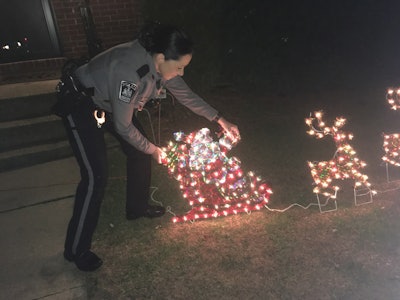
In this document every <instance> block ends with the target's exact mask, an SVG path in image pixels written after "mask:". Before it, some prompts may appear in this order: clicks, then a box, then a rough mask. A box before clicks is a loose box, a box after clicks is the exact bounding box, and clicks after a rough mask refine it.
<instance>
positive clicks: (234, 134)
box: [218, 117, 240, 140]
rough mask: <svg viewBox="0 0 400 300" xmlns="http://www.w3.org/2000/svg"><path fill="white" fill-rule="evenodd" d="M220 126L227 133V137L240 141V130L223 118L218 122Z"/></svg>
mask: <svg viewBox="0 0 400 300" xmlns="http://www.w3.org/2000/svg"><path fill="white" fill-rule="evenodd" d="M218 124H219V125H220V126H221V127H222V129H223V130H224V131H225V132H226V134H227V136H228V137H229V138H230V139H231V140H237V139H240V132H239V128H238V127H237V126H236V125H235V124H232V123H230V122H228V121H227V120H226V119H225V118H223V117H221V118H220V119H219V120H218Z"/></svg>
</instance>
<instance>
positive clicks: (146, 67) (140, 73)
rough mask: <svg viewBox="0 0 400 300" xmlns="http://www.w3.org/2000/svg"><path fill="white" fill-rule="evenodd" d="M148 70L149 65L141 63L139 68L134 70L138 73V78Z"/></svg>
mask: <svg viewBox="0 0 400 300" xmlns="http://www.w3.org/2000/svg"><path fill="white" fill-rule="evenodd" d="M149 72H150V67H149V65H143V66H141V67H140V68H139V69H137V70H136V73H137V74H138V75H139V77H140V79H142V78H143V77H144V76H146V74H147V73H149Z"/></svg>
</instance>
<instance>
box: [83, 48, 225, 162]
mask: <svg viewBox="0 0 400 300" xmlns="http://www.w3.org/2000/svg"><path fill="white" fill-rule="evenodd" d="M76 76H77V77H78V79H79V80H80V82H81V83H82V84H83V85H84V86H85V87H86V88H94V96H93V101H94V102H95V104H96V105H97V106H98V107H100V108H101V109H103V110H105V111H107V112H109V113H111V114H112V119H113V122H114V127H115V130H116V131H117V133H118V134H119V135H121V137H122V138H124V139H125V140H126V141H128V142H129V143H130V144H131V145H133V146H134V147H135V148H136V149H138V150H140V151H143V152H145V153H148V154H151V153H153V152H154V151H155V149H156V146H155V145H154V144H152V143H151V142H150V141H149V140H147V139H146V138H145V137H144V136H143V135H142V134H141V133H140V132H139V130H138V129H137V128H136V127H135V126H134V125H133V124H132V117H133V113H134V111H135V109H139V110H140V109H141V108H143V106H144V105H145V104H146V102H147V101H149V100H150V99H152V98H155V97H156V95H157V93H158V92H159V90H158V89H157V86H159V87H160V88H161V87H162V86H165V87H166V88H167V89H168V90H169V92H171V93H172V94H173V95H174V96H175V97H176V99H177V100H178V101H179V102H180V103H182V104H183V105H185V106H186V107H187V108H189V109H190V110H192V111H193V112H194V113H196V114H198V115H200V116H203V117H205V118H207V119H208V120H210V121H211V120H213V119H214V118H215V116H216V115H217V113H218V112H217V111H216V110H215V109H214V108H213V107H211V106H210V105H209V104H207V103H206V102H205V101H204V100H203V99H202V98H200V97H199V96H198V95H197V94H195V93H194V92H193V91H192V90H191V89H190V88H189V87H188V86H187V84H186V83H185V82H184V80H183V79H182V78H181V77H180V76H177V77H174V78H173V79H170V80H168V81H164V80H163V79H162V78H161V76H160V75H159V74H158V73H157V71H156V70H155V65H154V61H153V57H152V56H151V55H150V54H149V53H148V52H146V50H145V49H144V48H143V47H142V46H141V45H140V43H139V42H138V41H137V40H135V41H132V42H128V43H124V44H121V45H118V46H115V47H113V48H110V49H108V50H106V51H105V52H103V53H100V54H99V55H97V56H96V57H94V58H93V59H92V60H91V61H90V62H89V63H87V64H85V65H83V66H81V67H80V68H78V70H77V71H76ZM157 81H159V82H160V84H158V85H157V84H156V83H157Z"/></svg>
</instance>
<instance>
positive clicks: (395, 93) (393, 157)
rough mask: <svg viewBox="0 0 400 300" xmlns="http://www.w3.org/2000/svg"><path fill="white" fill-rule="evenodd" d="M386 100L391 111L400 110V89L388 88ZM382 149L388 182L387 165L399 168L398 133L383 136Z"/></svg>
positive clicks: (399, 149)
mask: <svg viewBox="0 0 400 300" xmlns="http://www.w3.org/2000/svg"><path fill="white" fill-rule="evenodd" d="M386 99H387V101H388V103H389V104H390V106H391V108H392V109H393V110H397V109H399V108H400V88H397V89H392V88H389V89H388V91H387V93H386ZM383 139H384V140H383V149H384V151H385V155H384V156H383V157H382V160H383V161H384V162H386V176H387V181H389V169H388V164H391V165H393V166H397V167H398V166H400V133H392V134H383Z"/></svg>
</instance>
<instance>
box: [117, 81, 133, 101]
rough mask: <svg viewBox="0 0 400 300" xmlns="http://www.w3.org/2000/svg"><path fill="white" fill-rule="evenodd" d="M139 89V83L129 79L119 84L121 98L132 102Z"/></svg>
mask: <svg viewBox="0 0 400 300" xmlns="http://www.w3.org/2000/svg"><path fill="white" fill-rule="evenodd" d="M136 90H137V85H136V84H134V83H133V82H129V81H124V80H122V81H121V84H120V86H119V96H118V98H119V100H121V101H123V102H126V103H130V102H131V99H132V97H133V96H134V95H135V93H136Z"/></svg>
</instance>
